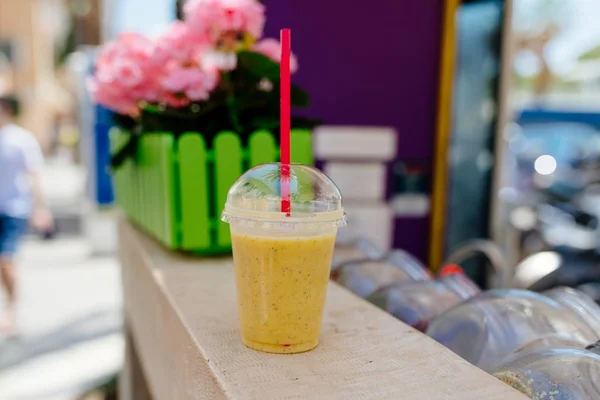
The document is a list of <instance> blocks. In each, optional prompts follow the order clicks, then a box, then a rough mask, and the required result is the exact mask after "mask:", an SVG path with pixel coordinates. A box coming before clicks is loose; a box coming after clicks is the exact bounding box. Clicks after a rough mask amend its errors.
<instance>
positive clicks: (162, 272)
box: [120, 222, 525, 400]
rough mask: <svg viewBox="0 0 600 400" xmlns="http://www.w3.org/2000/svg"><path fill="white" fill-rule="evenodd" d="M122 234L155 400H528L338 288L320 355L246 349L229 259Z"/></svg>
mask: <svg viewBox="0 0 600 400" xmlns="http://www.w3.org/2000/svg"><path fill="white" fill-rule="evenodd" d="M120 236H121V237H120V243H121V251H120V253H121V260H122V264H123V285H124V290H125V309H126V314H127V320H128V322H129V326H130V328H131V333H132V335H133V340H134V342H135V348H136V350H137V352H138V355H139V358H140V363H141V366H142V370H143V372H144V375H145V377H146V381H147V383H148V386H149V389H150V391H151V393H152V395H153V397H154V399H156V400H162V399H168V400H173V399H177V400H186V399H448V400H454V399H457V400H458V399H460V400H471V399H472V400H480V399H486V400H494V399H502V400H512V399H521V400H522V399H525V397H524V396H522V395H520V394H519V393H517V392H516V391H514V390H513V389H511V388H509V387H508V386H506V385H505V384H503V383H501V382H500V381H498V380H496V379H495V378H493V377H492V376H490V375H488V374H486V373H485V372H483V371H481V370H479V369H477V368H476V367H474V366H472V365H471V364H469V363H467V362H466V361H464V360H462V359H461V358H459V357H458V356H456V355H454V354H453V353H452V352H450V351H449V350H447V349H445V348H444V347H443V346H441V345H439V344H438V343H436V342H434V341H433V340H431V339H429V338H428V337H426V336H425V335H423V334H421V333H419V332H417V331H416V330H414V329H412V328H410V327H408V326H407V325H405V324H403V323H401V322H399V321H398V320H396V319H395V318H393V317H391V316H390V315H388V314H386V313H384V312H383V311H380V310H379V309H377V308H375V307H373V306H371V305H370V304H368V303H366V302H364V301H363V300H361V299H358V298H357V297H355V296H354V295H352V294H351V293H350V292H348V291H346V290H345V289H343V288H341V287H339V286H337V285H335V284H331V285H330V289H329V292H328V296H327V304H326V307H325V320H324V326H323V334H322V339H321V345H320V346H319V347H318V348H317V349H315V350H314V351H311V352H308V353H304V354H298V355H273V354H265V353H260V352H256V351H253V350H249V349H247V348H245V347H244V346H243V345H242V343H241V341H240V339H239V330H238V320H237V311H236V299H235V281H234V274H233V266H232V262H231V260H230V259H229V258H222V259H206V258H205V259H199V258H189V257H185V256H182V255H177V254H173V253H170V252H168V251H167V250H164V249H163V248H162V247H161V246H159V245H158V244H156V243H155V242H153V241H152V240H151V239H148V238H147V237H146V236H144V235H143V234H141V233H139V232H138V231H137V230H135V229H134V228H132V227H131V226H130V225H129V224H128V223H126V222H123V223H121V226H120Z"/></svg>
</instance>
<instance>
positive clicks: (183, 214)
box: [111, 128, 313, 254]
mask: <svg viewBox="0 0 600 400" xmlns="http://www.w3.org/2000/svg"><path fill="white" fill-rule="evenodd" d="M127 137H128V134H127V133H126V132H123V131H121V130H119V129H116V128H115V129H113V130H112V131H111V147H112V149H113V151H114V150H115V149H118V148H120V147H121V146H123V145H124V144H125V142H126V140H127ZM278 159H279V149H278V146H277V142H276V140H275V137H274V136H273V135H272V134H271V133H270V132H268V131H257V132H254V133H253V134H252V135H251V136H250V138H249V140H248V144H247V146H246V147H244V146H242V142H241V140H240V137H239V136H238V135H237V134H236V133H234V132H221V133H219V134H218V135H217V136H216V137H215V138H214V139H213V140H212V143H206V141H205V139H204V137H203V136H202V135H200V134H198V133H194V132H190V133H185V134H183V135H180V136H179V137H178V138H175V136H174V135H172V134H170V133H166V132H165V133H161V132H156V133H151V134H146V135H144V136H143V137H142V138H141V140H140V142H139V146H138V154H137V157H136V159H135V160H131V159H128V160H127V161H125V163H124V164H123V165H122V166H121V167H120V168H119V169H118V170H117V171H116V172H115V173H114V175H113V184H114V187H115V192H116V198H117V203H118V204H119V206H120V207H121V208H122V209H123V210H124V212H125V214H126V215H127V216H128V218H129V219H131V220H132V221H133V222H134V223H135V224H136V225H138V226H139V227H140V228H142V229H143V230H145V231H146V232H147V233H149V234H150V235H151V236H153V237H155V238H156V239H157V240H159V241H160V242H162V243H163V244H164V245H165V246H167V247H168V248H170V249H174V250H175V249H176V250H185V251H191V252H196V253H200V254H219V253H226V252H229V251H231V238H230V236H229V225H227V224H225V223H223V222H221V220H220V217H221V211H222V210H223V205H224V204H225V200H226V199H227V192H228V191H229V188H230V187H231V185H232V184H233V183H234V182H235V180H236V179H237V178H238V177H239V176H240V175H241V174H242V173H243V172H244V171H246V170H247V169H249V168H251V167H253V166H255V165H258V164H263V163H268V162H274V161H278ZM292 161H293V162H296V163H302V164H309V165H310V164H312V163H313V158H312V138H311V133H310V132H309V131H306V130H294V131H292Z"/></svg>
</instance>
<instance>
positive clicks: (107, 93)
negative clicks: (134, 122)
mask: <svg viewBox="0 0 600 400" xmlns="http://www.w3.org/2000/svg"><path fill="white" fill-rule="evenodd" d="M87 88H88V91H89V92H90V95H91V96H92V98H93V99H94V101H95V102H96V104H100V105H102V106H104V107H107V108H110V109H111V110H113V111H115V112H117V113H119V114H123V115H130V116H136V115H137V114H138V113H139V109H138V106H137V101H136V100H135V99H134V98H132V97H129V96H124V95H123V93H120V92H119V91H113V90H111V87H110V86H107V85H103V84H100V83H99V82H98V80H97V79H96V78H89V79H88V81H87Z"/></svg>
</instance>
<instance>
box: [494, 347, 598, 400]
mask: <svg viewBox="0 0 600 400" xmlns="http://www.w3.org/2000/svg"><path fill="white" fill-rule="evenodd" d="M491 373H492V374H493V375H494V376H495V377H496V378H498V379H500V380H501V381H503V382H504V383H506V384H508V385H510V386H512V387H514V388H515V389H517V390H519V391H520V392H521V393H523V394H525V395H527V396H529V397H530V398H532V399H536V400H598V399H600V346H599V345H598V343H596V344H593V345H590V346H588V347H587V348H586V349H585V350H584V349H582V348H579V349H576V348H573V347H557V348H551V349H548V348H544V349H530V350H527V351H522V352H518V353H515V354H513V355H512V356H510V357H509V358H508V359H507V360H505V362H503V363H502V364H501V365H499V366H497V367H495V368H494V369H493V370H492V371H491Z"/></svg>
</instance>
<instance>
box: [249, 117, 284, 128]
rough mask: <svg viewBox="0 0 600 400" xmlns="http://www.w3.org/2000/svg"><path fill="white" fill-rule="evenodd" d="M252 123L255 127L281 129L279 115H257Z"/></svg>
mask: <svg viewBox="0 0 600 400" xmlns="http://www.w3.org/2000/svg"><path fill="white" fill-rule="evenodd" d="M251 124H252V127H253V128H254V129H266V130H270V131H272V130H277V129H279V117H278V116H274V117H256V118H254V119H253V120H252V122H251Z"/></svg>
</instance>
